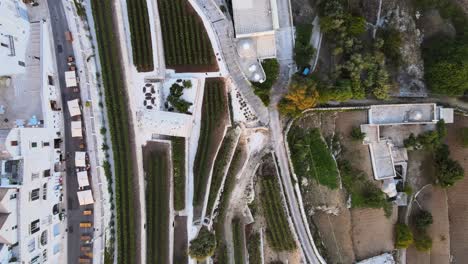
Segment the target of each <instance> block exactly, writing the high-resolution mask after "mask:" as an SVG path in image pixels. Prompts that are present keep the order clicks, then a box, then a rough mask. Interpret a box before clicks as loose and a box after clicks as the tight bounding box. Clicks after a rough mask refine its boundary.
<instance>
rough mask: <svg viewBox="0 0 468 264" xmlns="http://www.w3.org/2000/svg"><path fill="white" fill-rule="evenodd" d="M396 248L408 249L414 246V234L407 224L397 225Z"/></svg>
mask: <svg viewBox="0 0 468 264" xmlns="http://www.w3.org/2000/svg"><path fill="white" fill-rule="evenodd" d="M395 231H396V241H395V247H396V248H408V247H409V246H410V245H411V244H413V233H412V232H411V230H410V228H409V227H408V226H407V225H405V224H396V228H395Z"/></svg>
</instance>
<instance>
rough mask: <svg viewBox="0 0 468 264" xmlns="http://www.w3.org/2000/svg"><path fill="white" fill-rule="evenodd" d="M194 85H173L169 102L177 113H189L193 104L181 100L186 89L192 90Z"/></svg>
mask: <svg viewBox="0 0 468 264" xmlns="http://www.w3.org/2000/svg"><path fill="white" fill-rule="evenodd" d="M191 87H192V84H191V83H190V85H188V83H187V84H186V85H185V84H184V86H182V85H180V84H178V83H174V84H173V85H171V88H170V94H169V96H168V97H167V101H168V102H169V103H170V104H171V106H173V107H174V108H175V109H176V110H177V112H179V113H188V110H189V108H190V106H191V105H192V103H190V102H187V101H185V100H184V99H182V98H180V97H181V96H182V95H183V94H184V89H185V88H191Z"/></svg>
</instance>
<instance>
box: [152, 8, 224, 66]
mask: <svg viewBox="0 0 468 264" xmlns="http://www.w3.org/2000/svg"><path fill="white" fill-rule="evenodd" d="M158 7H159V15H160V18H161V28H162V33H163V44H164V57H165V60H166V65H167V67H168V68H175V69H176V71H178V70H185V71H198V72H200V71H201V72H205V71H216V70H217V63H216V58H215V56H214V53H213V48H212V47H211V42H210V39H209V37H208V34H207V33H206V30H205V27H204V25H203V22H202V20H201V19H200V17H198V14H197V13H196V12H195V10H194V9H193V8H192V6H191V5H190V3H189V2H188V1H187V0H159V1H158Z"/></svg>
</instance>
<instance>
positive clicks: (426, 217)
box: [415, 210, 433, 230]
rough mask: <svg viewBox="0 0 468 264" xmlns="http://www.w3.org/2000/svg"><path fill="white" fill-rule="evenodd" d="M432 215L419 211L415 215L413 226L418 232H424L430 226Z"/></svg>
mask: <svg viewBox="0 0 468 264" xmlns="http://www.w3.org/2000/svg"><path fill="white" fill-rule="evenodd" d="M432 222H433V220H432V214H431V213H430V212H428V211H425V210H423V211H421V212H420V213H419V214H417V215H416V219H415V226H416V228H417V229H419V230H426V228H428V227H429V226H430V225H432Z"/></svg>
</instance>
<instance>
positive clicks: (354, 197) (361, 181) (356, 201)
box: [339, 160, 392, 217]
mask: <svg viewBox="0 0 468 264" xmlns="http://www.w3.org/2000/svg"><path fill="white" fill-rule="evenodd" d="M339 165H340V166H339V167H340V174H341V180H342V183H343V186H344V187H345V189H346V190H347V191H348V193H349V194H350V195H351V207H353V208H382V209H384V211H385V215H386V216H387V217H390V216H391V214H392V205H391V203H389V202H388V201H387V199H386V196H385V193H383V192H382V190H381V189H380V188H379V187H377V186H376V185H375V184H374V183H373V182H371V181H369V180H368V177H367V175H366V174H365V173H364V172H362V171H360V170H357V169H355V168H353V167H352V166H351V164H350V163H349V162H348V161H347V160H340V161H339Z"/></svg>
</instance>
